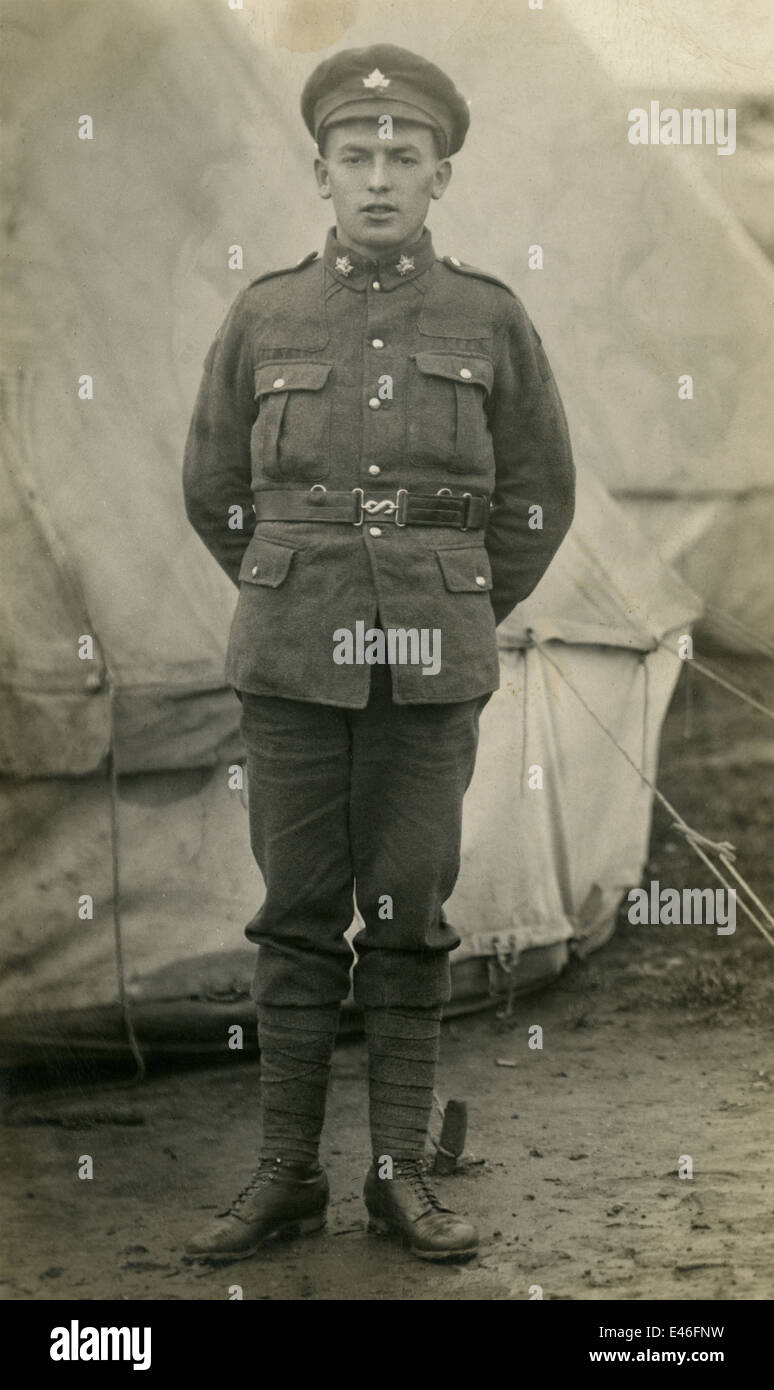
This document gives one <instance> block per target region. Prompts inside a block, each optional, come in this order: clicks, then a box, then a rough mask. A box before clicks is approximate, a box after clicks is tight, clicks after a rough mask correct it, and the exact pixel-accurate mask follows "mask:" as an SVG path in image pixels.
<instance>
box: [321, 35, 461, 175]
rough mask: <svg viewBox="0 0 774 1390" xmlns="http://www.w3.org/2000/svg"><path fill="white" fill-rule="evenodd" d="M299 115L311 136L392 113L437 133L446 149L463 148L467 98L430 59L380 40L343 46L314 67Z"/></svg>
mask: <svg viewBox="0 0 774 1390" xmlns="http://www.w3.org/2000/svg"><path fill="white" fill-rule="evenodd" d="M301 114H302V116H303V118H304V122H305V124H306V126H307V129H308V130H309V132H310V134H311V135H312V136H313V137H314V139H315V140H317V139H318V136H319V135H320V133H321V131H322V130H323V129H325V128H327V127H329V126H332V125H340V124H341V122H342V121H352V120H362V119H364V118H366V119H367V118H368V117H369V116H373V117H378V116H383V115H390V116H393V117H394V118H396V119H403V120H404V121H413V122H414V124H416V125H429V126H431V127H432V128H433V129H434V130H437V131H439V132H440V133H441V135H442V136H443V139H444V153H445V154H446V155H451V154H456V153H457V150H459V149H461V148H462V144H463V141H464V139H465V136H466V134H467V130H468V126H469V125H470V113H469V111H468V105H467V102H466V101H465V98H464V97H463V96H461V95H460V93H459V92H458V91H457V88H456V87H455V85H454V83H453V82H452V80H451V78H450V77H447V76H446V73H445V72H442V71H441V69H440V68H437V67H436V66H435V64H434V63H430V62H428V61H427V59H426V58H420V56H419V55H418V54H417V53H410V52H409V51H408V49H406V48H397V47H395V45H393V44H389V43H379V44H374V45H373V46H372V47H370V48H347V49H344V50H343V51H342V52H341V53H336V54H335V55H334V57H333V58H328V59H327V60H326V61H325V62H324V63H320V64H319V66H318V67H316V68H315V70H314V72H313V73H312V74H311V76H310V77H309V79H308V80H307V82H306V85H305V87H304V90H303V92H302V93H301Z"/></svg>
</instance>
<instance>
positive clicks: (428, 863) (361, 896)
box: [241, 666, 489, 1007]
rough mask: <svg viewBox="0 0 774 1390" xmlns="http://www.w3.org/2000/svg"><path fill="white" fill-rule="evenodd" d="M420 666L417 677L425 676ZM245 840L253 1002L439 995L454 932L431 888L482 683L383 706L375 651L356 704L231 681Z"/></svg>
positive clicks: (455, 824)
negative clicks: (250, 882) (242, 687)
mask: <svg viewBox="0 0 774 1390" xmlns="http://www.w3.org/2000/svg"><path fill="white" fill-rule="evenodd" d="M428 679H429V677H428ZM241 698H242V735H243V738H244V742H245V746H246V748H247V776H248V794H249V807H250V840H251V844H252V849H253V854H254V855H255V859H256V861H257V863H258V866H259V868H260V870H261V873H262V874H263V878H264V882H265V885H266V898H265V901H264V903H263V906H262V907H261V908H260V910H259V911H258V912H257V913H256V915H255V917H254V918H253V919H252V921H251V922H250V923H249V924H248V926H247V927H246V929H245V934H246V936H247V937H248V938H249V940H251V941H255V942H257V943H258V946H259V952H258V964H257V969H256V974H255V980H254V983H253V991H252V994H253V998H254V1000H255V1001H256V1003H259V1004H260V1003H266V1004H286V1005H298V1006H304V1005H309V1004H326V1003H335V1002H338V1001H340V1000H342V999H344V998H345V997H346V995H347V994H348V992H349V976H350V967H351V965H352V960H353V952H352V949H351V947H350V945H349V943H348V941H347V940H346V939H345V932H346V931H347V928H348V927H349V926H350V924H351V922H352V919H353V916H354V912H353V905H354V903H355V902H356V903H357V908H358V910H359V912H360V915H361V917H362V919H363V922H364V926H363V928H362V929H361V930H360V931H358V933H357V935H356V936H355V938H354V947H355V952H356V961H355V966H354V971H353V988H354V997H355V1002H356V1003H357V1004H358V1005H360V1006H361V1007H384V1006H391V1005H396V1004H397V1005H400V1004H405V1005H413V1006H422V1005H431V1004H443V1003H446V1002H447V1001H448V999H449V997H450V992H451V981H450V969H449V952H450V951H452V950H454V948H455V947H456V946H458V945H459V944H460V939H459V937H458V936H457V935H456V933H455V932H454V930H453V929H452V927H451V926H450V925H449V924H448V923H447V921H446V919H445V917H444V913H443V903H444V902H445V901H446V899H447V898H448V897H449V896H450V894H451V892H452V889H453V887H454V884H455V882H456V879H457V875H458V873H459V859H460V833H461V822H462V800H463V796H464V794H465V791H466V788H467V787H468V784H469V782H470V779H471V777H472V775H473V768H474V764H475V758H476V748H477V743H478V721H479V715H480V712H481V710H482V708H483V706H484V705H485V704H486V701H487V699H488V698H489V697H488V696H483V697H479V698H478V699H474V700H465V701H461V702H459V703H455V704H437V705H430V704H427V705H395V704H393V702H392V698H391V684H390V673H389V668H388V667H387V666H375V667H374V668H373V670H372V675H371V692H370V698H369V702H368V705H367V706H366V708H365V709H361V710H350V709H342V708H339V707H335V706H327V705H319V704H313V703H309V704H306V703H303V702H301V701H298V700H286V699H279V698H276V697H273V696H263V695H251V694H249V693H248V692H246V691H245V692H243V693H242V697H241Z"/></svg>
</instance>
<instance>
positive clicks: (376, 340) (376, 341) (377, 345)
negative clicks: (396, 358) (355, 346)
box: [371, 338, 384, 348]
mask: <svg viewBox="0 0 774 1390" xmlns="http://www.w3.org/2000/svg"><path fill="white" fill-rule="evenodd" d="M371 347H375V348H383V347H384V343H383V342H382V340H381V338H372V339H371Z"/></svg>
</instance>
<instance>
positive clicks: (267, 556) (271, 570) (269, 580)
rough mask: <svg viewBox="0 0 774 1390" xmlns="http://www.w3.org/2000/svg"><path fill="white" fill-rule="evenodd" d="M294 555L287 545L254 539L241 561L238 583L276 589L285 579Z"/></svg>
mask: <svg viewBox="0 0 774 1390" xmlns="http://www.w3.org/2000/svg"><path fill="white" fill-rule="evenodd" d="M295 553H296V552H295V550H293V549H292V547H291V546H289V545H277V544H276V543H275V542H274V541H267V540H264V539H263V537H254V538H253V540H251V542H250V544H249V546H248V547H247V550H246V551H245V554H244V558H243V560H242V564H241V567H240V570H239V578H240V581H242V582H243V583H245V584H263V585H265V586H266V587H268V588H269V589H276V588H278V587H279V585H280V584H282V583H283V581H284V580H285V579H287V576H288V570H289V569H290V566H291V564H292V561H293V556H294V555H295Z"/></svg>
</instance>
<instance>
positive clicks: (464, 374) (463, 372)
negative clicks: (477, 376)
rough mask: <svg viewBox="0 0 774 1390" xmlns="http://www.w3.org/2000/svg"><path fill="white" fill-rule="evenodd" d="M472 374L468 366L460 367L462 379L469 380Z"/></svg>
mask: <svg viewBox="0 0 774 1390" xmlns="http://www.w3.org/2000/svg"><path fill="white" fill-rule="evenodd" d="M472 375H473V373H472V372H471V371H470V369H469V368H468V367H460V376H461V377H462V379H463V381H470V378H471V377H472Z"/></svg>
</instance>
